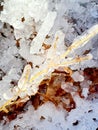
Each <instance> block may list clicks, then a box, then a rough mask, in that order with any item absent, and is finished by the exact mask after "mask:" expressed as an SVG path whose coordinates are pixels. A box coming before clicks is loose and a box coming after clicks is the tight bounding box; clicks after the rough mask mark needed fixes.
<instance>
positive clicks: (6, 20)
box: [0, 0, 98, 130]
mask: <svg viewBox="0 0 98 130" xmlns="http://www.w3.org/2000/svg"><path fill="white" fill-rule="evenodd" d="M2 1H3V0H2ZM2 8H3V10H2ZM0 11H1V12H0V20H1V21H0V110H1V107H2V106H3V105H4V103H6V102H7V101H9V100H10V99H12V98H13V96H14V95H15V94H16V92H17V91H18V90H17V86H18V87H19V88H21V86H22V85H24V81H23V80H20V82H18V81H19V79H20V78H21V75H22V73H23V69H24V67H25V65H27V64H28V63H29V64H30V65H32V68H31V75H34V74H36V72H39V71H40V70H42V69H43V68H45V67H46V65H47V64H44V63H48V61H47V60H46V59H48V60H50V59H53V60H54V62H57V60H56V59H57V56H58V55H60V54H63V53H64V52H65V51H66V50H67V48H68V47H69V46H70V45H71V44H72V43H73V41H74V39H76V40H77V39H79V38H80V37H81V35H83V34H87V30H88V29H90V28H91V27H92V26H93V25H95V24H98V1H97V0H82V1H81V0H43V1H41V0H36V1H35V0H17V1H16V0H4V3H1V5H0ZM97 30H98V29H97ZM56 35H57V36H58V37H59V39H60V40H59V45H58V47H57V55H56V56H55V55H54V52H52V49H51V47H50V46H52V44H53V41H55V36H56ZM47 47H50V48H49V49H50V50H51V51H48V49H47ZM84 52H85V53H84ZM86 53H89V54H92V56H93V58H92V59H91V60H87V61H84V62H80V63H78V64H74V65H70V66H69V67H70V68H71V69H72V70H73V71H75V72H73V74H72V76H71V77H72V78H73V79H74V81H76V82H78V81H79V82H80V84H81V88H83V89H82V95H83V96H84V98H80V97H79V95H78V94H75V92H73V89H72V88H71V87H73V84H69V83H68V84H66V85H64V86H62V87H63V89H64V90H65V91H68V92H70V93H71V94H72V96H73V98H74V101H75V103H76V108H75V109H72V110H71V111H70V112H67V111H66V110H65V109H64V108H63V107H62V105H61V104H59V106H58V107H56V106H55V105H54V104H53V103H52V102H49V101H48V102H46V103H44V104H43V105H41V106H39V107H38V109H37V110H35V109H34V107H33V106H32V105H31V102H28V105H27V106H26V110H25V112H24V113H21V114H19V115H18V116H17V118H16V119H14V120H12V121H10V122H9V120H8V119H7V117H6V116H4V117H3V120H2V121H1V122H0V130H74V129H75V130H98V99H97V97H96V96H95V95H93V96H92V97H90V98H89V96H88V93H89V92H88V89H89V85H90V84H92V81H90V80H88V79H84V74H83V70H84V68H89V67H92V68H94V67H96V68H98V35H96V36H95V37H94V38H93V39H92V40H90V41H89V42H88V44H86V45H85V46H83V47H82V46H80V48H78V49H77V50H75V51H74V53H71V54H69V55H67V57H66V59H67V58H68V57H69V58H70V57H71V58H75V57H79V56H83V55H84V56H85V54H86ZM52 57H53V58H52ZM45 60H46V61H47V62H45ZM61 62H62V61H61ZM51 72H52V70H49V72H48V73H47V76H48V77H49V76H50V73H51ZM45 76H46V75H45ZM44 78H45V77H44ZM44 78H43V77H39V79H37V80H35V82H34V83H33V85H34V84H37V85H38V84H39V82H40V81H42V79H44ZM38 80H39V81H38ZM21 81H23V82H21ZM62 81H63V80H62ZM37 82H38V83H37ZM88 82H89V83H88ZM94 83H96V84H97V85H98V78H96V82H94ZM21 84H22V85H21ZM62 84H63V83H62ZM26 85H27V88H26V89H27V91H26V93H25V92H22V94H20V95H18V96H20V97H21V98H23V97H25V95H29V96H31V95H32V93H34V94H35V93H36V91H37V90H38V88H37V89H35V90H34V92H33V90H32V88H31V89H29V87H28V86H29V85H28V84H26ZM22 87H23V86H22ZM35 87H36V85H35ZM37 87H38V86H37ZM31 90H32V91H31ZM95 97H96V98H95ZM14 99H15V100H16V99H17V97H15V98H14ZM25 100H26V99H25ZM27 100H28V99H27ZM7 105H8V104H7ZM0 114H1V113H0ZM5 122H7V123H6V124H5Z"/></svg>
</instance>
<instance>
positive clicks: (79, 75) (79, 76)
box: [71, 71, 84, 82]
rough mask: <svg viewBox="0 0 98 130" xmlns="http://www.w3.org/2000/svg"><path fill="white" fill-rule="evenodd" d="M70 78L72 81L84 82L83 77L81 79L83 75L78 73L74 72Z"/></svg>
mask: <svg viewBox="0 0 98 130" xmlns="http://www.w3.org/2000/svg"><path fill="white" fill-rule="evenodd" d="M71 77H72V78H73V79H74V81H76V82H77V81H80V82H82V81H83V80H84V77H83V75H81V74H80V73H79V72H78V71H75V72H74V73H73V74H72V75H71Z"/></svg>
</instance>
